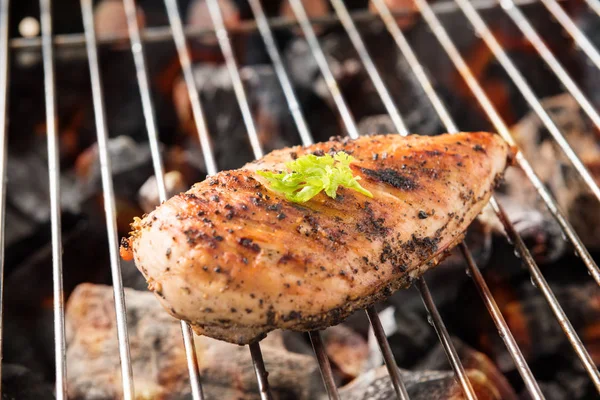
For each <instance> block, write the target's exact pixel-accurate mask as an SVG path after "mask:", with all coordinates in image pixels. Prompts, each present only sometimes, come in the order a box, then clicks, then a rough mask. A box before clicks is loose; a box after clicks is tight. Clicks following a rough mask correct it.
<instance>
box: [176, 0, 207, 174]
mask: <svg viewBox="0 0 600 400" xmlns="http://www.w3.org/2000/svg"><path fill="white" fill-rule="evenodd" d="M165 7H166V9H167V15H168V17H169V24H170V26H171V30H172V33H173V41H174V42H175V47H176V48H177V55H178V56H179V63H180V64H181V71H182V74H183V79H184V81H185V85H186V87H187V89H188V96H189V98H190V105H191V108H192V115H193V116H194V122H195V123H196V128H197V129H198V138H199V139H200V147H201V148H202V155H203V156H204V164H205V166H206V171H207V172H208V174H209V175H214V174H216V173H217V164H216V162H215V158H214V155H213V151H212V144H211V141H210V135H209V134H208V128H207V126H206V118H205V116H204V112H203V111H202V105H201V103H200V96H199V95H198V91H197V90H196V80H195V79H194V72H193V70H192V61H191V60H190V53H189V49H188V46H187V43H186V39H185V35H184V33H183V24H182V22H181V13H180V12H179V8H178V6H177V1H176V0H165Z"/></svg>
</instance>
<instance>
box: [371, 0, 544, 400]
mask: <svg viewBox="0 0 600 400" xmlns="http://www.w3.org/2000/svg"><path fill="white" fill-rule="evenodd" d="M373 3H374V5H375V7H376V8H377V11H378V12H379V14H380V15H381V17H382V20H383V21H384V23H385V25H386V27H387V29H388V31H389V32H390V34H391V35H392V36H393V38H394V39H395V41H396V43H397V45H398V47H399V48H400V50H401V52H402V53H403V55H404V56H405V58H406V59H407V62H408V64H409V66H410V67H411V69H412V70H413V71H414V73H415V76H416V78H417V80H418V81H419V83H420V84H421V86H422V88H423V90H424V91H425V93H426V95H427V96H428V98H429V99H430V101H431V103H432V105H433V106H434V108H435V110H436V111H437V112H438V114H439V116H440V119H441V120H442V123H443V124H444V126H445V127H446V129H447V131H448V132H449V133H456V132H458V128H457V126H456V124H455V122H454V120H453V119H452V117H451V116H450V114H449V112H448V111H447V109H446V106H445V105H444V104H443V102H442V101H441V99H440V98H439V96H438V94H437V92H436V91H435V90H434V89H433V86H432V84H431V81H430V80H429V78H428V77H427V74H426V72H425V71H424V69H423V66H422V65H421V63H420V62H419V60H418V59H417V57H416V55H415V53H414V51H413V49H412V47H411V46H410V45H409V44H408V41H407V40H406V38H405V36H404V34H403V33H402V31H401V30H400V29H399V27H398V24H397V23H396V21H395V19H394V18H393V16H392V15H391V13H390V10H389V8H388V6H387V5H386V4H385V3H384V2H383V0H373ZM460 247H461V249H462V250H463V254H464V256H465V260H466V261H467V264H468V265H469V268H470V269H471V270H473V271H475V272H474V276H476V278H477V277H481V273H480V272H479V268H478V267H477V264H476V263H475V261H474V260H473V258H472V257H471V254H470V252H469V250H468V247H467V246H466V244H465V243H464V242H463V243H461V244H460ZM474 281H475V283H476V285H477V289H478V290H479V291H480V293H481V295H482V297H483V299H484V302H485V303H486V305H488V306H489V307H492V306H495V307H496V309H495V310H494V311H498V312H492V310H490V315H491V316H492V318H493V320H494V322H495V323H496V325H497V326H498V327H499V330H500V331H501V332H503V338H504V340H505V342H506V344H507V348H508V350H509V352H510V354H511V356H512V357H513V360H514V361H515V365H516V366H517V369H518V371H519V373H520V374H521V376H522V377H523V380H524V382H525V385H526V388H527V390H528V392H529V393H530V395H531V396H532V398H534V399H543V394H542V392H541V389H540V387H539V385H538V384H537V382H536V381H535V379H534V378H533V374H532V372H531V369H530V368H529V366H528V365H527V363H526V362H525V360H524V358H523V355H522V354H521V352H520V349H519V348H518V347H517V346H516V342H515V340H514V337H513V336H512V333H511V332H510V329H509V328H508V325H507V324H506V321H505V320H504V318H503V317H502V314H500V313H499V310H497V306H496V303H495V300H494V298H493V296H492V295H491V293H490V292H489V289H488V288H487V285H486V283H485V281H484V280H483V278H482V277H481V279H474Z"/></svg>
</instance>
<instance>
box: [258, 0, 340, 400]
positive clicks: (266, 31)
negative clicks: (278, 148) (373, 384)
mask: <svg viewBox="0 0 600 400" xmlns="http://www.w3.org/2000/svg"><path fill="white" fill-rule="evenodd" d="M249 3H250V6H251V8H252V12H253V13H254V15H255V17H256V23H257V25H258V27H259V32H260V35H261V36H262V38H263V40H264V42H265V47H266V49H267V52H268V54H269V57H270V58H271V61H272V62H273V68H274V70H275V74H276V76H277V78H278V80H279V82H280V83H281V87H282V90H283V93H284V96H285V98H286V101H287V103H288V107H289V109H290V112H291V113H292V117H293V118H294V121H295V122H296V126H297V128H298V132H299V134H300V139H301V140H302V143H303V144H304V145H305V146H308V145H311V144H313V143H314V140H313V137H312V135H311V133H310V131H309V129H308V125H307V124H306V120H305V119H304V115H303V114H302V110H301V109H300V104H299V103H298V100H297V98H296V94H295V93H294V89H293V88H292V85H291V82H290V79H289V76H288V74H287V72H286V70H285V67H284V66H283V62H282V60H281V55H280V54H279V50H278V49H277V45H276V44H275V39H274V37H273V33H272V32H271V28H270V27H269V24H268V23H267V18H266V16H265V14H264V10H263V8H262V5H261V4H260V0H249ZM309 335H310V339H311V343H312V345H313V350H314V352H315V355H316V357H317V361H318V362H319V368H320V370H321V376H322V377H323V383H324V384H325V388H326V390H327V393H328V395H329V398H331V399H337V398H338V393H337V389H336V387H335V382H334V380H333V371H332V370H331V364H330V363H329V360H328V359H327V353H326V351H325V348H324V345H323V343H322V341H321V337H320V334H319V333H318V332H310V333H309Z"/></svg>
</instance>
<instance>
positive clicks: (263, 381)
mask: <svg viewBox="0 0 600 400" xmlns="http://www.w3.org/2000/svg"><path fill="white" fill-rule="evenodd" d="M165 5H166V8H167V14H168V16H169V23H170V25H171V29H172V31H173V40H174V41H175V46H176V47H177V53H178V55H179V62H180V63H181V69H182V73H183V77H184V81H185V84H186V87H187V91H188V95H189V98H190V104H191V107H192V113H193V115H194V121H195V123H196V127H197V128H198V135H199V137H200V146H201V147H202V153H203V155H204V159H205V165H206V169H207V172H208V174H209V175H214V174H216V173H217V171H218V169H217V165H216V163H215V159H214V153H213V150H212V147H211V143H210V135H209V133H208V129H207V126H206V119H205V117H204V112H203V111H202V105H201V102H200V96H199V94H198V91H197V90H196V82H195V79H194V73H193V70H192V63H191V60H190V56H189V50H188V47H187V43H186V38H185V35H184V31H183V23H182V19H181V14H180V12H179V8H178V6H177V2H176V1H175V0H165ZM209 6H210V3H209ZM217 13H218V15H217ZM219 16H220V10H219V9H218V5H217V9H214V7H212V11H211V17H212V18H213V23H215V20H214V18H215V17H216V24H215V26H217V24H218V23H219V20H220V22H221V28H222V30H221V31H220V36H219V45H220V46H221V49H222V50H224V51H223V55H224V56H225V57H226V58H229V61H228V70H229V73H230V76H232V80H233V81H234V85H237V86H238V88H237V89H236V96H237V99H238V102H240V107H248V110H249V104H248V102H247V97H246V95H245V91H244V88H243V84H242V82H241V78H240V77H239V72H238V70H237V63H236V62H235V59H233V51H232V50H231V44H230V43H229V37H228V35H227V31H226V30H225V28H224V26H223V24H222V18H221V19H219ZM223 46H225V47H226V48H225V49H223ZM232 68H233V69H235V71H233V70H232ZM232 72H233V74H234V75H235V76H237V78H238V79H237V81H236V78H235V76H234V75H232ZM242 102H244V103H245V106H242V104H241V103H242ZM244 122H245V123H246V127H247V129H248V133H249V135H250V136H253V135H254V136H256V129H255V128H254V122H253V120H252V115H251V114H250V115H249V118H244ZM252 140H255V141H256V143H255V146H253V150H254V152H255V153H254V154H255V156H256V157H257V158H258V157H260V156H262V149H261V148H260V143H258V138H257V137H255V138H254V139H252V138H251V141H252ZM187 331H188V334H189V335H190V337H191V335H192V333H191V329H189V327H188V329H187ZM250 354H251V355H252V362H253V363H254V367H255V368H254V370H255V372H256V378H257V379H258V384H259V387H260V388H261V397H262V398H263V399H269V398H271V395H270V393H269V385H268V380H267V372H266V369H265V366H264V362H263V358H262V354H261V351H260V345H259V344H258V343H254V344H252V345H250ZM257 357H258V358H257Z"/></svg>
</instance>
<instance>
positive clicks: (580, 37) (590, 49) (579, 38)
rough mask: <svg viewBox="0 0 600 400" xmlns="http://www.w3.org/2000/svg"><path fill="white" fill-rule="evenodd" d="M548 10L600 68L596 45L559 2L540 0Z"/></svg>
mask: <svg viewBox="0 0 600 400" xmlns="http://www.w3.org/2000/svg"><path fill="white" fill-rule="evenodd" d="M540 1H541V2H542V3H544V5H545V6H546V8H547V9H548V11H550V13H551V14H552V15H553V16H554V18H556V20H557V21H558V22H559V23H560V24H561V25H562V27H563V28H564V29H565V30H566V31H567V32H568V33H569V35H571V37H572V38H573V40H575V42H576V43H577V45H578V46H579V48H580V49H581V50H582V51H583V52H584V53H585V54H586V55H587V56H588V57H589V58H590V60H591V61H592V62H593V63H594V65H595V66H596V67H598V68H600V53H598V50H596V48H595V47H594V45H593V44H592V42H590V40H589V39H588V38H587V36H585V35H584V34H583V32H581V29H579V28H578V27H577V25H575V23H574V22H573V20H572V19H571V17H569V16H568V15H567V13H566V12H565V10H563V8H562V7H561V6H560V4H558V2H557V1H556V0H540Z"/></svg>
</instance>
